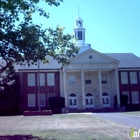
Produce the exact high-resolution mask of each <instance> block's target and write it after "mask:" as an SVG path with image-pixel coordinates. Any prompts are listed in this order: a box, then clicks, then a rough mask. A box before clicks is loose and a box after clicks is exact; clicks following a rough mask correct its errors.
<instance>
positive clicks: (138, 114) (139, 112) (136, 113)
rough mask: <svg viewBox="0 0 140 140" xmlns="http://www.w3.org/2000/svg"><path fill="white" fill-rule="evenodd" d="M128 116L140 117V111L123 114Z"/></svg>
mask: <svg viewBox="0 0 140 140" xmlns="http://www.w3.org/2000/svg"><path fill="white" fill-rule="evenodd" d="M122 113H124V114H127V115H135V116H140V111H130V112H122Z"/></svg>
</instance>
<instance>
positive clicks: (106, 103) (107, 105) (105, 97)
mask: <svg viewBox="0 0 140 140" xmlns="http://www.w3.org/2000/svg"><path fill="white" fill-rule="evenodd" d="M102 97H103V108H110V101H109V96H108V94H107V93H103V96H102Z"/></svg>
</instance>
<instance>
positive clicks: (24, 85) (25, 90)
mask: <svg viewBox="0 0 140 140" xmlns="http://www.w3.org/2000/svg"><path fill="white" fill-rule="evenodd" d="M28 73H35V86H31V87H30V86H28ZM42 73H45V86H40V93H45V94H46V107H42V109H49V106H48V100H47V99H48V98H47V97H48V95H47V94H48V93H55V96H57V97H59V96H60V85H59V72H42ZM47 73H54V75H55V76H54V77H55V85H54V86H48V85H47ZM20 82H21V94H22V98H23V100H22V104H21V110H38V102H37V97H38V85H37V72H22V74H21V76H20ZM29 93H34V94H36V107H28V94H29Z"/></svg>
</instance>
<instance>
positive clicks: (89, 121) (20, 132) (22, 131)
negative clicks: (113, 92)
mask: <svg viewBox="0 0 140 140" xmlns="http://www.w3.org/2000/svg"><path fill="white" fill-rule="evenodd" d="M129 130H130V127H128V126H125V125H121V124H117V123H112V122H110V121H106V120H102V119H98V118H96V117H94V116H93V115H92V114H60V115H52V116H32V117H24V116H9V117H0V135H1V136H0V140H1V139H3V140H9V139H13V140H26V139H30V140H39V139H40V140H128V139H129ZM7 135H8V136H7ZM6 138H8V139H6Z"/></svg>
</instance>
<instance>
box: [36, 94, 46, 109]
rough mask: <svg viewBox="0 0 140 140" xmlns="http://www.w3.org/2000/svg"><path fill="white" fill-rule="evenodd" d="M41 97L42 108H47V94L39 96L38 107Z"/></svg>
mask: <svg viewBox="0 0 140 140" xmlns="http://www.w3.org/2000/svg"><path fill="white" fill-rule="evenodd" d="M39 96H40V106H41V107H45V106H46V95H45V93H40V95H38V106H39Z"/></svg>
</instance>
